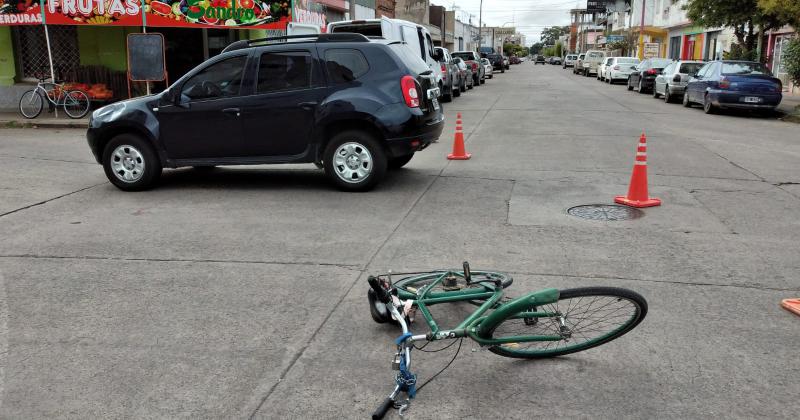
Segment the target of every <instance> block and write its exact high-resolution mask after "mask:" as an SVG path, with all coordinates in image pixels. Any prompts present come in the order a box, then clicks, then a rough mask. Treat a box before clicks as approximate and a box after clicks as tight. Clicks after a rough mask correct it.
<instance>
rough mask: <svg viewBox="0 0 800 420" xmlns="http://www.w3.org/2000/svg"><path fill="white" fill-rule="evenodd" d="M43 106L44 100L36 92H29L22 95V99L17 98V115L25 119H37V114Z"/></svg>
mask: <svg viewBox="0 0 800 420" xmlns="http://www.w3.org/2000/svg"><path fill="white" fill-rule="evenodd" d="M43 106H44V99H43V98H42V95H41V94H40V93H39V92H38V91H36V90H29V91H27V92H25V93H23V94H22V97H21V98H19V113H20V114H22V116H23V117H25V118H28V119H32V118H36V117H38V116H39V114H41V113H42V107H43Z"/></svg>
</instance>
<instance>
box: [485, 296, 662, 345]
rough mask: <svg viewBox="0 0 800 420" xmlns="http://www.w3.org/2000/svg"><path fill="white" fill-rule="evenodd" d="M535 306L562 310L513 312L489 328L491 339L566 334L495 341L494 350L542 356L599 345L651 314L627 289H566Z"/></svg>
mask: <svg viewBox="0 0 800 420" xmlns="http://www.w3.org/2000/svg"><path fill="white" fill-rule="evenodd" d="M530 310H531V311H542V312H554V313H559V314H561V317H549V318H525V317H524V316H521V315H520V314H514V315H511V316H509V317H508V318H506V319H504V320H503V321H501V322H500V323H499V324H497V326H495V327H494V329H492V330H491V331H489V338H494V339H497V338H504V337H518V336H524V335H547V336H559V335H560V336H562V337H563V338H562V339H561V340H559V341H532V342H520V343H506V344H501V345H498V346H492V347H490V348H489V351H491V352H493V353H496V354H499V355H501V356H506V357H516V358H522V359H538V358H543V357H553V356H561V355H564V354H570V353H575V352H578V351H583V350H587V349H590V348H592V347H597V346H599V345H601V344H604V343H607V342H609V341H611V340H614V339H616V338H618V337H621V336H622V335H624V334H625V333H627V332H628V331H630V330H632V329H633V328H634V327H636V325H638V324H639V323H640V322H642V320H643V319H644V317H645V315H647V301H646V300H645V299H644V298H643V297H642V296H641V295H640V294H638V293H636V292H633V291H631V290H627V289H620V288H616V287H582V288H578V289H568V290H562V291H561V292H560V296H559V298H558V301H556V302H553V303H549V304H546V305H542V306H538V307H535V308H530ZM562 318H563V323H562Z"/></svg>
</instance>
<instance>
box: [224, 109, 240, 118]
mask: <svg viewBox="0 0 800 420" xmlns="http://www.w3.org/2000/svg"><path fill="white" fill-rule="evenodd" d="M222 112H224V113H226V114H236V116H237V117H238V116H239V115H240V113H241V112H242V110H241V109H239V108H225V109H223V110H222Z"/></svg>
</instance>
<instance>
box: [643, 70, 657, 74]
mask: <svg viewBox="0 0 800 420" xmlns="http://www.w3.org/2000/svg"><path fill="white" fill-rule="evenodd" d="M645 73H647V74H656V73H658V72H657V71H656V69H650V70H647V71H646V72H645Z"/></svg>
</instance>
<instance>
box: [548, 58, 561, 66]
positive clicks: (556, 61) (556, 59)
mask: <svg viewBox="0 0 800 420" xmlns="http://www.w3.org/2000/svg"><path fill="white" fill-rule="evenodd" d="M550 58H551V59H552V60H550V64H558V65H561V57H550Z"/></svg>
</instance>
